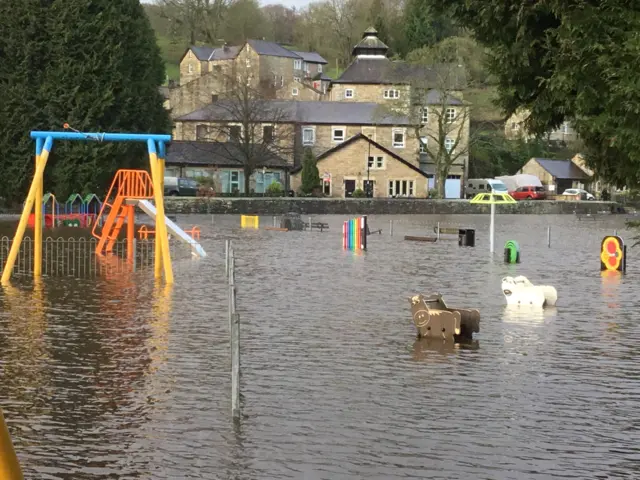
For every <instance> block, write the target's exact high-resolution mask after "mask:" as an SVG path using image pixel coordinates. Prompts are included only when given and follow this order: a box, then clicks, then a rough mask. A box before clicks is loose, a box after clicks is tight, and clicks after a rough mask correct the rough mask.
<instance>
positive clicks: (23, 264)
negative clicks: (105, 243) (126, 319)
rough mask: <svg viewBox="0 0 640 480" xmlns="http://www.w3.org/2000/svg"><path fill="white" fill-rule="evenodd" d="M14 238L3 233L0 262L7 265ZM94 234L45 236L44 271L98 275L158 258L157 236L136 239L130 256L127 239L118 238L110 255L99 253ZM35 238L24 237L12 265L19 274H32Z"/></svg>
mask: <svg viewBox="0 0 640 480" xmlns="http://www.w3.org/2000/svg"><path fill="white" fill-rule="evenodd" d="M12 243H13V239H11V238H9V237H6V236H5V237H0V265H5V263H6V260H7V256H8V254H9V250H10V249H11V245H12ZM97 245H98V240H97V239H95V238H62V237H59V238H51V237H48V238H45V239H43V248H42V274H43V275H46V276H49V277H75V278H83V279H84V278H96V277H104V276H111V275H117V274H121V273H125V272H131V271H137V270H139V269H142V268H146V267H151V266H153V264H154V258H155V241H154V239H153V238H152V239H148V240H146V239H136V240H134V243H133V245H134V248H133V249H134V254H133V258H132V259H131V260H127V240H126V239H123V240H117V241H116V242H115V244H114V247H113V252H112V254H111V255H103V256H102V255H96V247H97ZM33 269H34V240H33V239H32V238H31V237H24V238H23V240H22V244H21V245H20V252H19V254H18V258H17V259H16V263H15V265H14V267H13V272H12V273H13V274H15V275H18V276H30V275H33Z"/></svg>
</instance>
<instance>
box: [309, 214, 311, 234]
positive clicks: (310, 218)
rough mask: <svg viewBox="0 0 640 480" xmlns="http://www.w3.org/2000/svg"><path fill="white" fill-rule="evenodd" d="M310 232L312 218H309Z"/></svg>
mask: <svg viewBox="0 0 640 480" xmlns="http://www.w3.org/2000/svg"><path fill="white" fill-rule="evenodd" d="M309 231H311V217H309Z"/></svg>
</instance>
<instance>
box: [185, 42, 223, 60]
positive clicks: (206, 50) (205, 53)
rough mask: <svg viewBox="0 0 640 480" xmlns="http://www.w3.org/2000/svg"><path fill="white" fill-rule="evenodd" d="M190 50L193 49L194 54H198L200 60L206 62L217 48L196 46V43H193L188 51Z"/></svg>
mask: <svg viewBox="0 0 640 480" xmlns="http://www.w3.org/2000/svg"><path fill="white" fill-rule="evenodd" d="M189 50H191V51H192V52H193V54H194V55H195V56H196V58H197V59H198V60H201V61H203V62H206V61H207V60H208V59H209V57H210V56H211V54H212V53H213V51H214V50H215V48H211V47H196V46H195V45H192V46H191V47H189V48H188V49H187V52H188V51H189ZM185 53H186V52H185ZM183 56H184V55H183Z"/></svg>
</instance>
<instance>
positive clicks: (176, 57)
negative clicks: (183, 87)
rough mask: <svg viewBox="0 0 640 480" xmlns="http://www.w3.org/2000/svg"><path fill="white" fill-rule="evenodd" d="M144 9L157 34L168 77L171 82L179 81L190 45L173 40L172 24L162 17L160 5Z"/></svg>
mask: <svg viewBox="0 0 640 480" xmlns="http://www.w3.org/2000/svg"><path fill="white" fill-rule="evenodd" d="M144 9H145V11H146V12H147V16H148V17H149V21H150V22H151V27H152V28H153V30H154V31H155V32H156V41H157V42H158V46H159V47H160V51H161V54H162V59H163V60H164V63H165V68H166V73H167V76H168V78H169V79H170V80H176V81H177V80H178V79H179V77H180V72H179V63H180V58H181V57H182V55H183V54H184V52H185V50H186V49H187V48H188V47H189V45H188V43H187V42H185V41H181V40H176V39H175V38H173V36H172V35H171V28H170V24H169V22H168V21H167V19H166V18H163V17H162V9H161V8H160V7H159V6H158V5H152V4H145V5H144Z"/></svg>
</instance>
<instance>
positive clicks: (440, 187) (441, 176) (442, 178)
mask: <svg viewBox="0 0 640 480" xmlns="http://www.w3.org/2000/svg"><path fill="white" fill-rule="evenodd" d="M446 181H447V174H446V172H442V171H440V172H437V173H436V185H435V187H436V190H437V192H438V198H444V195H445V189H444V187H445V183H446Z"/></svg>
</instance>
